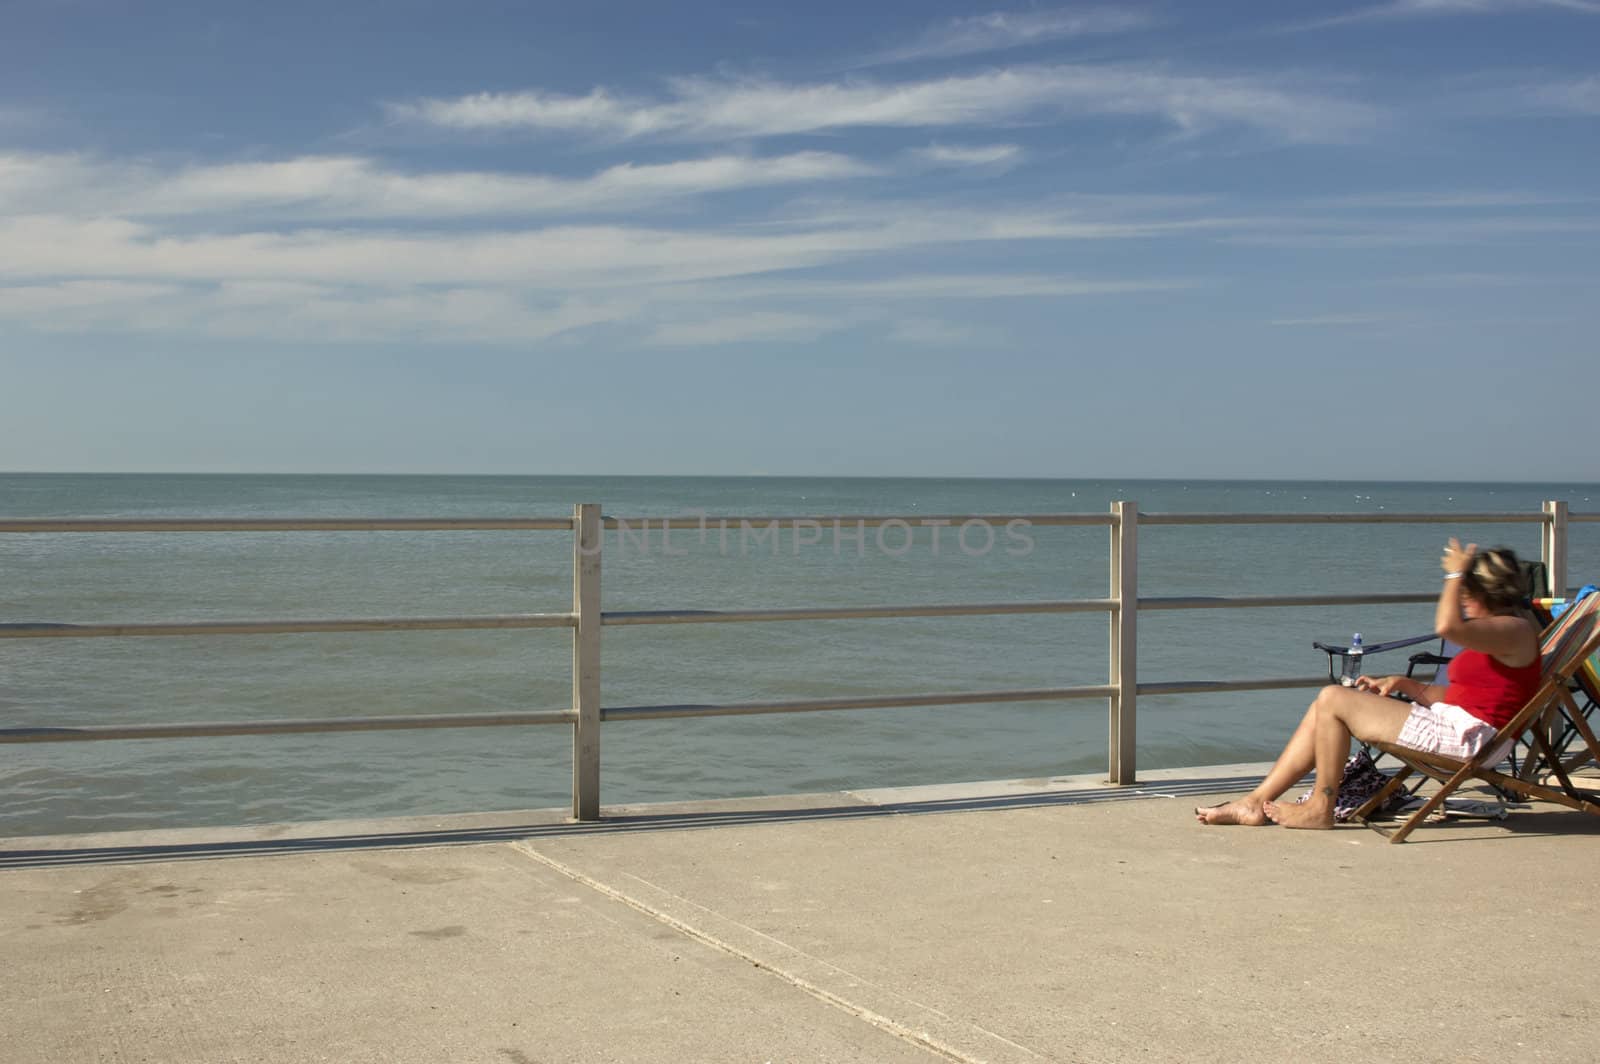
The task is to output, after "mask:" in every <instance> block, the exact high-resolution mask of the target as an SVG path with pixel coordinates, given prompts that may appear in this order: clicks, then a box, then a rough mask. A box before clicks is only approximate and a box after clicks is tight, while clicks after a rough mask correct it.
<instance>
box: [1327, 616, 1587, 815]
mask: <svg viewBox="0 0 1600 1064" xmlns="http://www.w3.org/2000/svg"><path fill="white" fill-rule="evenodd" d="M1597 614H1600V594H1597V595H1589V596H1587V597H1585V598H1584V599H1582V600H1581V601H1580V602H1578V603H1577V604H1575V605H1574V606H1573V607H1572V608H1571V609H1569V610H1567V611H1566V612H1565V613H1563V614H1562V615H1561V617H1560V619H1559V620H1557V621H1556V622H1555V623H1553V624H1551V625H1550V626H1549V627H1548V628H1546V629H1545V631H1544V633H1543V635H1542V636H1541V637H1540V640H1539V648H1540V652H1541V654H1542V657H1543V663H1544V670H1543V679H1542V680H1541V682H1540V684H1539V689H1538V690H1537V691H1535V692H1534V693H1533V696H1532V697H1530V698H1529V699H1528V701H1527V702H1526V703H1524V704H1523V706H1522V708H1521V709H1519V710H1518V711H1517V713H1516V715H1515V716H1514V717H1512V718H1511V720H1510V721H1508V722H1507V723H1506V726H1505V727H1503V728H1501V729H1500V731H1499V732H1497V733H1496V734H1495V737H1494V739H1493V740H1492V741H1490V742H1489V743H1488V744H1487V745H1486V746H1484V748H1483V750H1482V751H1481V752H1479V754H1478V755H1477V756H1476V757H1474V758H1472V759H1471V760H1470V761H1461V760H1459V759H1458V758H1453V757H1447V756H1445V755H1442V754H1430V753H1425V752H1423V751H1421V750H1413V749H1411V748H1410V747H1407V746H1401V745H1399V744H1398V743H1382V742H1379V743H1372V744H1371V745H1372V746H1373V747H1375V748H1377V749H1379V750H1382V751H1383V752H1384V753H1386V754H1389V755H1390V756H1392V757H1394V758H1395V759H1396V760H1397V761H1399V762H1400V763H1401V765H1402V768H1401V769H1400V771H1399V772H1398V773H1396V774H1395V776H1394V778H1393V779H1391V780H1390V781H1389V783H1388V785H1387V786H1385V787H1384V788H1383V789H1382V790H1380V791H1379V792H1378V793H1377V794H1375V795H1373V796H1372V798H1371V799H1370V800H1368V801H1367V802H1366V804H1364V805H1362V807H1361V808H1360V809H1357V810H1356V811H1355V813H1353V814H1352V819H1355V820H1360V821H1362V822H1363V823H1365V824H1367V826H1368V827H1371V828H1373V829H1374V830H1376V831H1378V832H1380V833H1382V834H1385V835H1388V837H1389V841H1390V842H1404V841H1405V839H1406V836H1407V835H1410V834H1411V832H1412V831H1414V830H1416V827H1417V825H1419V824H1421V823H1422V822H1423V821H1424V820H1425V819H1427V817H1428V816H1429V815H1430V814H1432V813H1433V811H1434V810H1435V809H1438V808H1439V807H1440V806H1442V805H1443V804H1444V801H1445V799H1446V798H1448V797H1450V795H1451V794H1453V793H1454V792H1455V790H1456V789H1457V788H1458V787H1460V786H1461V785H1462V784H1463V783H1465V782H1467V781H1468V780H1478V781H1480V782H1482V783H1487V784H1489V785H1490V786H1492V787H1496V788H1499V789H1502V790H1506V791H1510V792H1511V793H1513V794H1518V795H1523V796H1525V797H1527V798H1534V799H1540V800H1543V801H1547V802H1554V803H1556V804H1558V805H1563V806H1566V807H1567V808H1569V809H1577V810H1581V811H1583V812H1585V813H1593V814H1594V815H1596V816H1600V804H1597V802H1600V794H1591V793H1588V792H1582V791H1579V790H1578V789H1577V788H1576V787H1574V786H1573V783H1572V780H1571V778H1570V777H1569V776H1568V775H1567V771H1566V768H1565V766H1564V764H1563V762H1562V760H1561V759H1560V758H1558V757H1557V756H1556V755H1555V753H1554V751H1552V750H1551V748H1550V743H1549V740H1548V739H1546V737H1545V734H1544V732H1545V729H1544V728H1543V727H1542V726H1541V725H1542V723H1543V718H1544V717H1545V714H1546V713H1547V712H1548V711H1550V710H1551V709H1552V708H1554V707H1557V706H1562V707H1565V708H1566V709H1567V711H1568V715H1569V716H1570V717H1571V718H1572V720H1573V721H1574V722H1575V723H1576V727H1577V729H1578V731H1579V734H1580V736H1581V737H1582V739H1583V741H1584V743H1585V745H1586V746H1587V747H1588V753H1587V757H1585V760H1587V758H1589V757H1592V758H1594V759H1595V760H1597V761H1600V740H1597V739H1596V738H1595V734H1594V731H1593V729H1591V728H1590V726H1589V724H1588V723H1587V721H1586V720H1585V719H1584V716H1583V714H1582V713H1581V712H1580V711H1579V708H1578V704H1577V702H1576V701H1575V700H1574V699H1573V697H1572V690H1571V686H1570V682H1569V681H1570V680H1571V679H1572V676H1573V674H1574V673H1575V672H1576V671H1577V670H1578V669H1579V668H1581V667H1582V666H1583V663H1584V662H1585V661H1586V660H1588V658H1589V655H1591V654H1593V653H1594V652H1595V651H1596V650H1597V649H1600V624H1597ZM1524 737H1526V741H1527V742H1528V743H1529V744H1530V745H1531V746H1532V747H1533V748H1534V750H1535V751H1536V752H1537V753H1538V755H1539V757H1540V758H1542V760H1543V763H1544V764H1545V765H1548V766H1550V768H1551V771H1552V772H1553V774H1554V775H1555V777H1556V780H1555V782H1556V783H1557V784H1559V789H1556V788H1555V787H1550V786H1546V785H1544V784H1542V783H1536V782H1534V781H1533V780H1531V779H1528V778H1526V777H1525V776H1524V775H1522V774H1520V773H1519V774H1518V775H1515V776H1510V775H1506V774H1505V773H1503V772H1496V771H1494V769H1492V768H1491V767H1490V766H1491V765H1494V764H1498V763H1499V762H1500V760H1501V759H1502V758H1503V757H1504V756H1505V749H1506V747H1507V745H1508V743H1509V742H1511V741H1514V740H1516V739H1520V738H1524ZM1580 763H1581V762H1580ZM1412 772H1420V773H1423V774H1424V775H1427V776H1431V777H1433V778H1434V779H1436V780H1438V781H1439V782H1440V784H1441V786H1440V788H1439V790H1438V791H1437V792H1435V793H1434V795H1433V796H1432V797H1430V798H1429V799H1428V800H1427V801H1426V802H1424V803H1423V805H1422V808H1420V809H1418V810H1417V811H1416V812H1414V813H1413V814H1411V816H1410V818H1409V819H1407V820H1406V822H1405V823H1403V824H1401V825H1400V827H1399V828H1397V829H1395V830H1394V831H1393V832H1389V831H1385V830H1384V829H1383V828H1382V827H1379V826H1378V825H1377V824H1376V823H1374V822H1373V821H1372V820H1370V819H1369V816H1370V814H1371V813H1372V811H1373V810H1375V809H1379V808H1382V806H1383V804H1384V802H1386V801H1388V799H1389V796H1390V795H1392V794H1394V793H1395V791H1397V790H1398V789H1399V788H1400V787H1401V786H1402V785H1403V783H1404V781H1405V780H1406V778H1407V777H1408V776H1410V775H1411V773H1412Z"/></svg>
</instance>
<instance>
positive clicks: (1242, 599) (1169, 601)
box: [1139, 591, 1439, 610]
mask: <svg viewBox="0 0 1600 1064" xmlns="http://www.w3.org/2000/svg"><path fill="white" fill-rule="evenodd" d="M1438 598H1439V595H1438V593H1437V592H1433V593H1416V594H1413V593H1411V592H1409V591H1392V592H1388V591H1386V592H1379V593H1375V594H1371V595H1174V596H1166V597H1156V598H1140V599H1139V609H1141V610H1224V609H1252V608H1255V607H1258V606H1396V605H1405V604H1408V603H1413V602H1436V601H1438Z"/></svg>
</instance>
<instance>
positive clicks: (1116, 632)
mask: <svg viewBox="0 0 1600 1064" xmlns="http://www.w3.org/2000/svg"><path fill="white" fill-rule="evenodd" d="M1111 510H1112V512H1113V513H1115V514H1116V515H1117V522H1116V524H1114V525H1112V526H1111V594H1110V596H1109V597H1110V598H1114V599H1116V600H1117V610H1116V612H1115V613H1113V614H1112V615H1111V679H1110V681H1109V682H1110V683H1112V684H1115V685H1116V688H1117V693H1116V694H1114V695H1112V696H1111V714H1110V725H1111V726H1110V734H1111V744H1110V759H1109V760H1110V767H1109V770H1108V778H1109V781H1110V782H1111V783H1116V784H1122V785H1127V784H1130V783H1133V782H1135V764H1134V761H1135V748H1136V739H1137V728H1136V719H1137V710H1138V702H1139V671H1138V651H1139V642H1138V631H1139V504H1138V503H1136V502H1127V501H1119V502H1114V503H1112V504H1111Z"/></svg>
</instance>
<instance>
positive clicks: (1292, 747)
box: [1194, 702, 1317, 827]
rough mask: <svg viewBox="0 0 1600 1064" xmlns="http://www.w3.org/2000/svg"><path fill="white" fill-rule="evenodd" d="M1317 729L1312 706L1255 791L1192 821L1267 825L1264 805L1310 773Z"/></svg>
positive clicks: (1200, 812) (1197, 812) (1201, 813)
mask: <svg viewBox="0 0 1600 1064" xmlns="http://www.w3.org/2000/svg"><path fill="white" fill-rule="evenodd" d="M1316 725H1317V704H1316V703H1315V702H1313V703H1311V706H1310V708H1308V709H1307V710H1306V713H1305V716H1303V717H1301V718H1300V725H1299V727H1297V728H1295V730H1294V734H1293V735H1291V736H1290V737H1289V742H1288V743H1287V744H1286V745H1285V746H1284V748H1283V753H1281V754H1279V755H1278V760H1277V762H1276V763H1275V764H1274V765H1273V766H1272V771H1270V772H1268V773H1267V775H1266V778H1265V779H1263V780H1262V781H1261V782H1260V783H1259V784H1257V785H1256V787H1255V789H1254V790H1252V791H1251V792H1250V793H1249V794H1247V795H1245V796H1244V797H1243V798H1238V799H1235V800H1234V801H1231V802H1225V803H1224V804H1222V805H1214V806H1211V807H1210V808H1207V809H1196V810H1195V811H1194V815H1195V819H1196V820H1198V821H1200V823H1202V824H1244V825H1247V826H1249V827H1260V826H1261V825H1263V824H1266V823H1267V814H1266V810H1265V808H1264V806H1265V804H1266V803H1267V802H1270V801H1272V800H1273V799H1275V798H1279V797H1281V796H1282V795H1283V792H1284V791H1286V790H1288V789H1289V788H1290V787H1293V786H1294V785H1295V782H1296V781H1297V780H1299V779H1300V778H1301V777H1303V776H1304V775H1305V774H1306V773H1307V772H1310V771H1311V766H1312V764H1313V762H1314V760H1315V747H1314V745H1313V744H1314V737H1315V734H1316Z"/></svg>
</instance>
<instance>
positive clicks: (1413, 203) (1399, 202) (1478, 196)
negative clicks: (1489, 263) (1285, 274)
mask: <svg viewBox="0 0 1600 1064" xmlns="http://www.w3.org/2000/svg"><path fill="white" fill-rule="evenodd" d="M1596 198H1597V197H1594V196H1555V195H1549V194H1546V193H1536V192H1488V191H1483V192H1471V191H1454V190H1447V189H1441V190H1439V191H1437V192H1409V193H1371V194H1366V195H1358V196H1327V197H1323V198H1320V199H1312V200H1306V201H1305V203H1306V205H1307V206H1310V207H1329V208H1336V209H1345V208H1348V209H1352V210H1404V211H1431V210H1489V209H1504V208H1518V207H1556V206H1565V205H1568V204H1574V203H1593V202H1595V201H1596Z"/></svg>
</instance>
